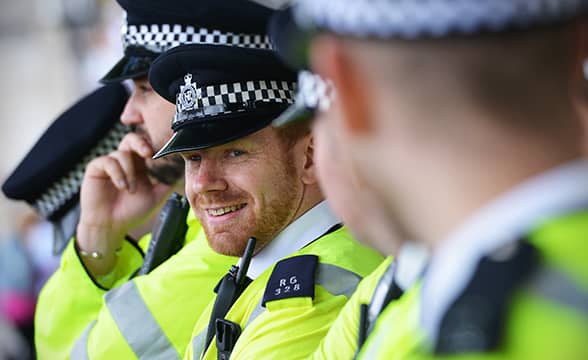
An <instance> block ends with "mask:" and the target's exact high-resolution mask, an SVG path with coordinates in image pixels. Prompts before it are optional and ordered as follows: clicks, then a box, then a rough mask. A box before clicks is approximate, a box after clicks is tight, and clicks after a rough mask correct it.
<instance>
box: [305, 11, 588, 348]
mask: <svg viewBox="0 0 588 360" xmlns="http://www.w3.org/2000/svg"><path fill="white" fill-rule="evenodd" d="M587 5H588V4H587V2H586V1H567V0H561V1H525V0H520V1H512V0H509V1H485V2H479V1H460V2H445V1H414V2H395V1H381V2H377V3H372V2H368V1H337V2H334V1H328V0H321V1H315V0H312V1H310V0H309V1H306V0H303V1H301V2H300V3H299V5H298V7H297V8H296V9H297V10H296V14H297V19H298V21H299V23H300V24H303V25H305V26H310V27H312V28H314V29H315V30H318V32H319V33H320V34H318V35H317V36H315V37H314V39H313V41H312V45H311V59H312V61H311V63H312V68H313V70H315V71H317V72H318V73H319V74H320V75H321V76H323V77H325V78H328V79H330V80H331V81H332V82H333V84H334V86H335V88H336V89H337V97H336V99H335V101H334V102H333V104H332V107H331V110H330V111H329V112H328V113H327V114H325V116H324V117H323V118H322V119H321V120H324V121H325V122H326V123H327V124H328V126H329V127H332V128H333V129H339V131H340V132H341V134H343V135H342V136H343V137H344V141H345V142H346V144H347V146H349V148H350V155H351V161H352V163H353V164H354V166H356V167H357V168H358V169H359V172H360V174H361V176H362V178H363V179H364V181H366V183H368V184H369V186H371V187H373V188H374V189H375V191H376V192H377V193H378V194H379V195H380V196H381V197H382V199H383V200H384V202H385V206H386V210H387V212H388V214H389V219H390V221H394V222H395V225H396V227H397V228H398V229H400V230H401V231H402V233H403V234H404V236H405V238H409V239H418V240H419V241H421V242H423V243H424V244H426V245H427V246H429V247H430V248H431V249H432V252H433V254H432V260H431V263H430V265H429V266H428V269H427V271H426V273H425V276H424V278H423V280H422V282H421V284H419V285H418V286H415V287H413V288H412V289H411V290H410V291H409V292H407V293H405V294H404V295H403V296H402V298H401V299H400V301H399V302H395V303H393V304H392V305H390V306H388V307H386V308H385V310H384V311H383V312H382V314H381V315H380V317H379V319H378V321H377V322H376V325H375V327H374V331H373V332H372V333H371V335H370V336H369V338H368V340H367V342H366V344H365V345H364V347H363V349H362V352H361V353H360V356H359V357H360V358H365V359H368V358H369V359H373V358H386V359H390V358H407V357H422V356H429V355H443V356H450V355H463V354H469V355H470V356H472V357H476V354H482V353H488V354H490V355H494V356H498V357H505V358H525V359H526V358H585V357H586V356H588V345H587V342H586V339H587V338H588V312H587V309H586V305H585V304H587V303H588V288H587V287H586V281H587V279H588V267H587V265H586V264H587V263H586V253H587V252H586V243H587V242H586V240H587V235H586V234H588V212H587V209H588V187H586V184H587V183H588V164H587V163H586V161H585V160H581V155H582V153H581V141H582V135H583V134H582V132H581V126H580V122H579V120H578V118H577V116H576V114H575V113H574V111H573V109H572V106H571V101H570V98H571V97H570V88H569V84H570V81H569V80H570V76H571V73H572V71H571V69H572V67H573V65H574V62H575V61H577V60H578V55H579V54H578V52H577V47H576V45H577V44H576V43H575V40H576V39H577V38H576V35H577V29H578V28H577V25H578V24H577V22H579V21H580V20H579V19H578V16H579V15H580V14H582V13H584V11H585V9H586V6H587ZM321 30H329V32H330V34H327V33H326V32H325V33H322V32H321Z"/></svg>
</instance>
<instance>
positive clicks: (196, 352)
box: [192, 329, 206, 359]
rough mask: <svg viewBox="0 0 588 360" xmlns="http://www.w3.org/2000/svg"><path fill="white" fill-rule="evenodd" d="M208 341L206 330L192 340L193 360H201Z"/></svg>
mask: <svg viewBox="0 0 588 360" xmlns="http://www.w3.org/2000/svg"><path fill="white" fill-rule="evenodd" d="M205 340H206V329H204V330H203V331H202V332H201V333H200V334H198V335H196V336H195V337H194V338H193V339H192V358H193V359H200V358H201V357H202V355H204V344H205V342H206V341H205Z"/></svg>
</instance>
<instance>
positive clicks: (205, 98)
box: [172, 74, 296, 129]
mask: <svg viewBox="0 0 588 360" xmlns="http://www.w3.org/2000/svg"><path fill="white" fill-rule="evenodd" d="M188 75H190V74H188ZM190 79H191V75H190ZM195 89H196V94H195V99H194V102H193V105H191V106H189V107H187V106H185V104H183V103H182V101H180V99H179V98H180V97H181V96H182V92H180V93H178V95H177V97H178V100H177V101H176V116H175V117H174V121H173V123H172V127H173V128H174V129H176V127H177V126H179V125H181V124H182V123H184V122H185V121H187V120H191V119H193V118H194V116H189V115H188V116H186V114H187V113H189V114H190V115H191V114H194V112H197V111H200V115H199V116H198V117H206V116H216V115H220V114H228V113H232V112H235V111H240V110H241V109H240V108H239V105H243V107H245V105H246V104H247V103H252V102H258V101H259V102H267V103H284V104H293V103H294V96H295V92H296V83H294V82H287V81H274V80H257V81H245V82H234V83H230V84H218V85H211V86H205V87H197V86H196V87H195ZM230 105H237V106H236V107H231V106H230Z"/></svg>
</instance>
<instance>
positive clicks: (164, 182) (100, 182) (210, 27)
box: [36, 1, 270, 358]
mask: <svg viewBox="0 0 588 360" xmlns="http://www.w3.org/2000/svg"><path fill="white" fill-rule="evenodd" d="M120 4H121V5H122V6H123V8H125V10H126V11H127V20H126V21H127V23H126V24H125V26H123V44H124V45H125V56H124V57H123V59H122V60H121V61H120V62H119V63H118V64H117V65H116V66H115V67H114V68H113V70H112V71H111V72H109V74H107V76H106V77H105V79H104V81H106V82H117V81H121V80H123V79H132V80H133V82H134V92H133V94H132V96H131V99H130V100H129V102H128V103H127V105H126V107H125V110H124V112H123V115H122V116H121V120H122V122H123V123H125V124H128V125H131V126H133V127H135V129H136V130H137V131H136V132H134V133H132V134H130V135H129V136H127V137H126V138H125V139H123V141H122V143H121V145H120V146H119V149H118V150H117V151H116V152H114V153H112V154H110V155H108V156H106V157H102V158H99V159H96V160H95V161H93V162H92V163H91V164H90V165H88V168H87V171H86V174H85V178H84V184H83V186H82V194H81V216H80V223H79V225H78V228H77V234H76V237H75V241H72V242H70V246H69V247H68V248H67V249H66V251H65V253H64V255H63V260H62V264H61V267H60V268H59V270H58V271H57V272H56V274H55V275H54V276H53V278H52V279H51V281H50V282H49V283H48V284H47V286H46V287H45V288H44V290H43V292H42V294H41V297H40V299H39V305H38V308H37V318H36V324H37V326H36V346H37V351H38V353H39V356H40V357H41V358H43V357H45V358H67V357H71V358H80V357H85V356H89V357H91V358H138V357H146V358H148V357H153V356H163V357H169V358H178V357H182V355H183V352H184V350H185V348H186V344H187V343H188V341H189V340H190V333H191V330H192V328H193V326H194V322H195V321H196V318H197V316H198V314H199V313H200V312H201V311H202V310H203V308H204V306H205V305H206V304H207V303H208V302H209V300H210V299H211V298H212V295H213V292H212V289H213V288H214V286H215V285H216V282H217V281H218V278H220V277H221V276H222V275H223V273H224V272H225V271H226V269H227V268H228V267H229V266H230V265H231V264H234V263H235V261H236V259H235V258H233V257H228V256H224V255H220V254H217V253H215V252H214V251H213V250H212V249H211V248H210V247H209V246H208V245H207V243H206V239H205V236H204V234H203V233H202V232H201V231H200V230H201V228H200V225H199V224H198V221H197V220H196V219H195V217H194V215H193V214H190V215H189V216H188V219H187V225H188V230H187V232H186V235H185V241H184V247H183V248H182V250H181V251H179V252H178V253H177V254H176V255H175V256H173V257H172V258H170V260H168V261H166V262H164V263H163V264H162V265H160V266H159V267H157V268H156V269H155V270H154V271H153V272H151V273H149V274H148V275H146V276H139V277H136V278H134V279H133V280H132V281H128V280H129V278H130V277H131V276H133V274H135V273H136V272H137V269H138V268H139V267H141V266H142V263H143V251H144V250H145V249H146V242H147V241H149V237H146V238H145V239H142V240H141V241H140V242H139V246H137V245H136V244H135V243H134V242H133V241H128V240H125V239H124V232H125V231H126V230H127V229H128V228H129V227H131V226H133V225H134V224H136V223H137V222H140V221H142V220H144V219H145V218H146V217H148V215H149V213H151V212H152V211H153V207H154V206H155V205H156V204H158V203H159V202H161V199H162V197H163V196H164V194H165V193H167V192H169V189H170V184H172V183H173V182H174V181H175V180H176V179H177V178H178V177H180V178H182V173H183V171H182V167H183V164H181V160H180V164H179V167H178V166H177V165H176V163H177V161H173V160H168V159H163V160H161V159H160V160H156V161H152V160H151V155H153V150H158V149H159V148H160V147H161V146H163V143H164V142H165V140H167V138H166V136H168V135H166V133H167V134H169V135H171V129H170V120H171V118H172V116H173V110H174V107H173V105H170V104H168V103H167V102H166V101H165V100H163V99H161V98H160V97H159V96H158V95H157V94H155V93H154V92H153V91H152V90H151V87H150V86H149V84H148V83H147V80H146V79H147V71H148V69H149V66H150V64H151V62H152V61H153V59H154V58H155V57H156V56H157V55H158V54H159V53H161V52H163V51H165V50H166V49H169V48H171V47H173V46H177V45H178V44H181V43H186V42H196V43H202V44H207V45H208V46H211V47H214V46H218V45H219V44H224V45H227V46H242V47H247V48H258V47H259V48H265V47H268V46H269V42H268V41H267V38H266V37H265V26H266V20H267V18H268V16H269V14H270V11H269V10H268V9H265V8H263V7H261V6H259V5H256V4H253V3H248V2H242V3H234V2H230V3H228V2H225V1H207V2H196V3H195V2H190V1H176V2H174V3H173V4H167V3H165V4H164V3H161V2H159V1H149V2H140V3H137V2H134V1H133V2H131V1H120ZM170 174H172V175H173V176H171V177H170V176H169V175H170ZM154 179H155V180H154ZM119 182H120V183H119ZM194 289H198V291H199V292H200V293H199V295H198V296H194V293H193V291H194ZM178 319H181V320H182V321H178Z"/></svg>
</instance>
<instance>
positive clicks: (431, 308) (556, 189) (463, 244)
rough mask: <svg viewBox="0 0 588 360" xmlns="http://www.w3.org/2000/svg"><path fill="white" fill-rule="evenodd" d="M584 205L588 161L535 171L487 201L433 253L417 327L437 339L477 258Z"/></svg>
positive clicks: (587, 195)
mask: <svg viewBox="0 0 588 360" xmlns="http://www.w3.org/2000/svg"><path fill="white" fill-rule="evenodd" d="M587 206H588V161H586V160H576V161H573V162H570V163H567V164H564V165H562V166H559V167H557V168H555V169H552V170H550V171H547V172H545V173H543V174H540V175H539V176H536V177H534V178H532V179H530V180H528V181H526V182H524V183H522V184H521V185H519V186H517V187H515V188H514V189H512V190H511V191H509V192H507V193H505V194H504V195H502V196H500V197H499V198H498V199H496V200H495V201H493V202H491V203H490V204H489V205H487V206H485V207H484V208H482V209H481V210H479V211H478V212H476V213H475V214H474V215H473V216H471V217H470V218H469V219H468V220H466V221H465V223H464V224H463V225H462V226H460V227H459V228H458V229H457V230H456V231H455V232H453V233H452V234H450V236H448V237H447V238H446V241H444V242H443V243H442V244H443V245H442V247H441V248H439V249H438V251H436V252H435V254H434V255H433V258H432V261H431V263H430V267H429V269H428V271H427V273H426V274H425V279H424V282H423V291H422V294H421V295H422V296H421V306H422V308H421V311H420V313H421V314H422V317H421V319H420V322H421V327H422V329H423V330H425V333H426V334H428V336H429V339H430V340H431V341H433V342H434V341H435V339H436V337H437V330H438V329H439V326H440V322H441V320H442V317H443V314H445V312H446V311H447V310H448V308H449V306H450V304H452V303H453V301H454V300H455V299H456V297H457V296H458V295H459V294H460V293H461V291H463V289H464V287H465V286H466V285H467V283H468V282H469V280H470V278H471V276H472V275H473V272H474V270H475V267H476V265H477V263H478V260H479V259H480V258H481V257H483V256H485V255H487V254H490V253H491V252H492V251H493V250H495V249H497V248H499V247H501V246H503V245H506V244H508V243H509V242H512V241H516V240H517V239H518V238H520V237H521V236H524V235H525V234H526V233H527V232H528V231H529V230H530V229H532V228H533V227H535V226H537V225H538V224H540V223H542V222H543V221H544V220H546V219H547V218H550V217H553V216H556V215H558V214H562V213H566V212H570V211H573V210H578V209H581V208H586V207H587Z"/></svg>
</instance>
